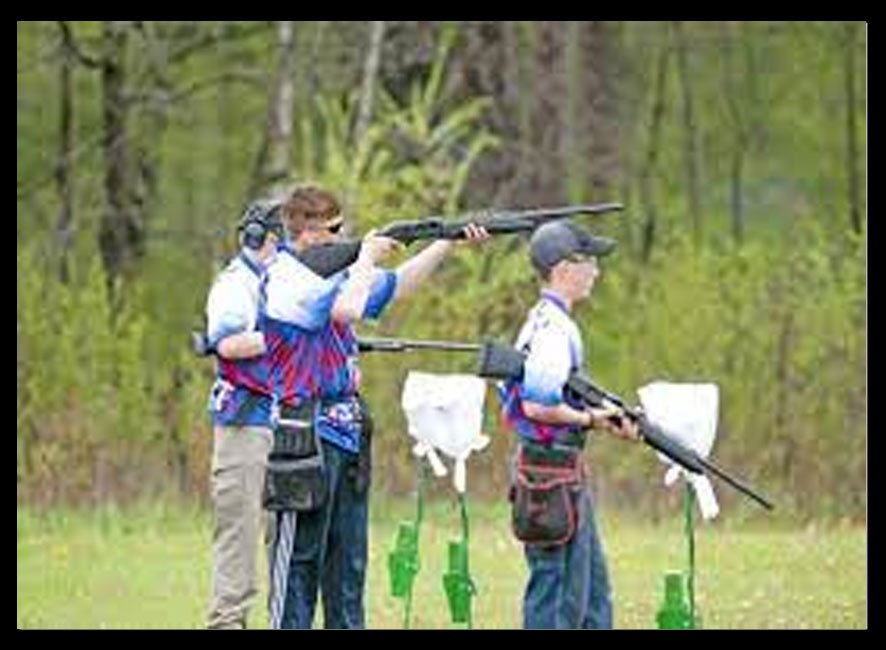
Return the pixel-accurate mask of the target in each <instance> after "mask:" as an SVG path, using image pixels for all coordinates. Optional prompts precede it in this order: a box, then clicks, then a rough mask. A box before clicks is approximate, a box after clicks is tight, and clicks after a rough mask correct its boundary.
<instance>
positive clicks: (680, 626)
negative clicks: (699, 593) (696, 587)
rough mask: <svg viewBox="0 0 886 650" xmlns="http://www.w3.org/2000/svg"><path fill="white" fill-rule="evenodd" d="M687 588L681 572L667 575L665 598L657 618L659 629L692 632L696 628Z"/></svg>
mask: <svg viewBox="0 0 886 650" xmlns="http://www.w3.org/2000/svg"><path fill="white" fill-rule="evenodd" d="M685 586H686V582H685V580H684V578H683V574H682V573H681V572H680V571H669V572H667V573H666V574H665V598H664V602H663V603H662V605H661V608H660V609H659V610H658V614H657V616H656V620H657V621H658V629H660V630H691V629H694V628H695V625H694V621H693V617H692V611H691V609H690V607H689V600H688V599H687V597H686V589H685Z"/></svg>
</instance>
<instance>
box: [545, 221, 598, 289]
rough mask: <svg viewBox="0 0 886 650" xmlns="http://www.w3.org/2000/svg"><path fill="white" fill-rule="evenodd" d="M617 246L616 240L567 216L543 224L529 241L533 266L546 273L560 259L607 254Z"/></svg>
mask: <svg viewBox="0 0 886 650" xmlns="http://www.w3.org/2000/svg"><path fill="white" fill-rule="evenodd" d="M614 249H615V240H614V239H608V238H606V237H597V236H596V235H592V234H591V233H590V232H588V231H587V230H585V229H584V228H582V227H581V226H578V225H576V224H574V223H573V222H571V221H568V220H566V219H563V220H560V221H551V222H549V223H546V224H544V225H542V226H539V227H538V228H536V229H535V232H533V233H532V238H531V239H530V240H529V257H530V259H531V260H532V265H533V266H534V267H535V268H536V269H538V270H539V271H540V272H541V273H543V274H545V275H546V274H547V273H549V272H550V270H551V269H552V268H554V266H556V265H557V263H558V262H560V261H561V260H564V259H566V258H567V257H570V256H572V255H583V256H589V257H603V256H604V255H608V254H609V253H611V252H612V251H613V250H614Z"/></svg>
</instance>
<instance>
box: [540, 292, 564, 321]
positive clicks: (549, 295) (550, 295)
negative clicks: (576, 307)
mask: <svg viewBox="0 0 886 650" xmlns="http://www.w3.org/2000/svg"><path fill="white" fill-rule="evenodd" d="M541 297H542V300H550V301H551V302H552V303H554V304H555V305H556V306H557V307H559V308H560V310H561V311H562V312H563V313H564V314H566V315H567V316H569V315H570V314H569V308H568V307H567V306H566V303H565V302H563V299H562V298H561V297H560V296H558V295H557V294H556V293H554V292H553V291H548V290H547V289H542V290H541Z"/></svg>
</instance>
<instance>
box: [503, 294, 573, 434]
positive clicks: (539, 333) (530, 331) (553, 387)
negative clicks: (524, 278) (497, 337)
mask: <svg viewBox="0 0 886 650" xmlns="http://www.w3.org/2000/svg"><path fill="white" fill-rule="evenodd" d="M515 347H516V348H518V349H519V350H521V351H523V352H525V353H526V355H527V356H526V361H525V363H524V366H523V379H522V381H519V382H516V381H508V382H504V383H503V384H502V385H500V387H499V396H500V398H501V400H502V405H503V406H502V410H503V414H504V417H505V422H506V423H507V424H508V426H509V428H512V429H514V430H515V431H516V432H517V434H518V435H519V436H520V437H521V438H522V439H525V440H529V441H533V442H540V443H544V444H548V443H551V442H555V441H563V440H564V439H567V438H569V437H571V436H570V434H574V433H577V432H579V431H581V428H580V427H577V426H574V425H565V424H548V423H543V422H538V421H536V420H532V419H530V418H528V417H527V416H526V414H525V413H524V411H523V402H524V401H527V400H528V401H531V402H536V403H539V404H544V405H546V406H557V405H558V404H561V403H563V402H566V403H567V404H569V405H570V406H573V407H579V406H580V404H579V402H578V401H577V400H573V399H571V398H569V397H567V396H566V394H565V391H564V388H565V386H566V382H567V380H568V379H569V375H570V373H571V372H572V371H573V370H577V369H579V368H581V365H582V359H583V358H584V354H583V350H582V341H581V335H580V334H579V330H578V326H577V325H576V324H575V321H573V320H572V317H571V316H570V315H569V311H568V310H567V308H566V305H565V304H564V303H563V301H562V299H561V298H560V297H559V296H557V295H556V294H554V293H552V292H550V291H546V290H543V291H542V293H541V299H540V300H539V301H538V302H537V303H536V304H535V306H533V308H532V309H531V310H530V311H529V315H528V317H527V319H526V322H525V323H524V324H523V327H522V329H521V330H520V334H519V335H518V336H517V341H516V343H515Z"/></svg>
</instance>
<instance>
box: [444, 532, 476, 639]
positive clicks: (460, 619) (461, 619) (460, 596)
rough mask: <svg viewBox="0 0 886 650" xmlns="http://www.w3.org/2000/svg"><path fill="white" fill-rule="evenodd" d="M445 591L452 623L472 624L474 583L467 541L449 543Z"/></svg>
mask: <svg viewBox="0 0 886 650" xmlns="http://www.w3.org/2000/svg"><path fill="white" fill-rule="evenodd" d="M443 589H444V590H445V591H446V599H447V600H448V601H449V614H450V616H451V617H452V622H453V623H470V622H471V596H472V595H473V594H474V583H473V581H472V580H471V575H470V573H469V572H468V545H467V540H464V541H460V542H449V571H447V572H446V573H445V574H444V575H443Z"/></svg>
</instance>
